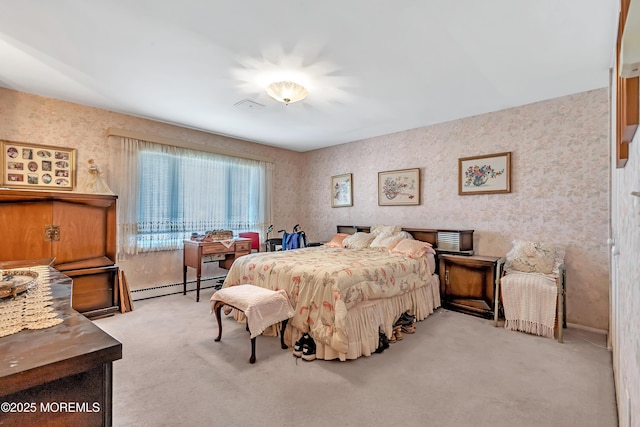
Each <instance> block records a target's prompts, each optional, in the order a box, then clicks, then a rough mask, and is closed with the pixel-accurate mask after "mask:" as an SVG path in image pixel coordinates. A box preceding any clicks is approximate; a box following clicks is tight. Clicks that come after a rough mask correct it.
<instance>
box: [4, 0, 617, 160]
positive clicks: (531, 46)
mask: <svg viewBox="0 0 640 427" xmlns="http://www.w3.org/2000/svg"><path fill="white" fill-rule="evenodd" d="M618 4H619V1H617V0H535V1H530V0H484V1H477V0H447V1H435V0H404V1H397V0H375V1H366V0H324V1H314V0H268V1H267V0H235V1H232V0H174V1H171V0H56V1H50V0H0V86H3V87H7V88H10V89H15V90H18V91H23V92H29V93H35V94H38V95H42V96H46V97H51V98H56V99H62V100H66V101H71V102H76V103H80V104H85V105H90V106H95V107H100V108H104V109H107V110H112V111H116V112H121V113H126V114H130V115H134V116H140V117H147V118H150V119H154V120H158V121H162V122H168V123H174V124H177V125H181V126H186V127H190V128H195V129H201V130H204V131H208V132H212V133H218V134H223V135H229V136H233V137H236V138H241V139H245V140H250V141H256V142H260V143H264V144H268V145H273V146H278V147H283V148H287V149H292V150H297V151H307V150H312V149H316V148H320V147H326V146H331V145H335V144H341V143H345V142H350V141H355V140H360V139H364V138H369V137H372V136H377V135H384V134H388V133H393V132H397V131H402V130H406V129H412V128H418V127H422V126H427V125H430V124H434V123H439V122H444V121H449V120H454V119H458V118H461V117H467V116H471V115H476V114H482V113H486V112H490V111H496V110H501V109H505V108H510V107H513V106H517V105H522V104H528V103H531V102H536V101H540V100H544V99H550V98H555V97H558V96H563V95H567V94H571V93H577V92H582V91H585V90H591V89H595V88H601V87H606V86H607V85H608V82H609V80H608V79H609V77H608V73H609V68H610V67H611V66H612V64H613V55H614V47H615V34H616V25H617V14H618ZM277 80H294V81H297V82H298V83H301V84H303V85H304V86H305V87H307V89H308V91H309V96H308V97H307V99H305V100H304V101H302V102H299V103H295V104H290V105H284V104H280V103H278V102H276V101H274V100H273V99H271V98H270V97H269V96H268V95H267V94H266V93H265V91H264V86H266V84H267V83H269V82H271V81H277ZM242 100H251V101H253V102H255V103H258V104H261V105H263V106H264V107H257V108H256V107H253V108H250V107H246V106H245V107H244V108H243V107H236V106H234V104H236V103H238V102H240V101H242Z"/></svg>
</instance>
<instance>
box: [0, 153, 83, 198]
mask: <svg viewBox="0 0 640 427" xmlns="http://www.w3.org/2000/svg"><path fill="white" fill-rule="evenodd" d="M0 149H1V150H2V156H1V157H0V167H1V169H2V179H1V180H0V181H1V185H2V186H3V187H7V188H26V189H34V190H35V189H39V190H44V189H46V190H73V187H74V186H75V184H76V150H75V149H73V148H63V147H52V146H49V145H36V144H27V143H24V142H11V141H0Z"/></svg>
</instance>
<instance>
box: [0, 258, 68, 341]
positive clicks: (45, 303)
mask: <svg viewBox="0 0 640 427" xmlns="http://www.w3.org/2000/svg"><path fill="white" fill-rule="evenodd" d="M21 270H31V271H35V272H36V273H38V279H37V280H38V284H37V285H36V286H34V287H33V288H31V289H29V290H28V291H27V292H25V293H23V294H21V295H18V296H17V297H16V298H15V299H6V300H3V301H0V337H4V336H7V335H11V334H15V333H17V332H20V331H21V330H23V329H45V328H50V327H51V326H55V325H58V324H60V323H62V318H60V317H59V316H58V314H57V313H56V312H55V311H54V308H53V306H52V304H53V297H52V296H51V286H50V280H49V267H48V266H37V267H29V268H21Z"/></svg>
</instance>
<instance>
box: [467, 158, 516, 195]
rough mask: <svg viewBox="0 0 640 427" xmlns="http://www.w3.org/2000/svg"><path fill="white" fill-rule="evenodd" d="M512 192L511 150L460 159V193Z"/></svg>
mask: <svg viewBox="0 0 640 427" xmlns="http://www.w3.org/2000/svg"><path fill="white" fill-rule="evenodd" d="M510 192H511V152H507V153H497V154H488V155H485V156H475V157H464V158H461V159H458V194H459V195H468V194H495V193H510Z"/></svg>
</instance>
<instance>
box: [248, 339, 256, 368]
mask: <svg viewBox="0 0 640 427" xmlns="http://www.w3.org/2000/svg"><path fill="white" fill-rule="evenodd" d="M249 363H256V337H253V338H251V357H250V358H249Z"/></svg>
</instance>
